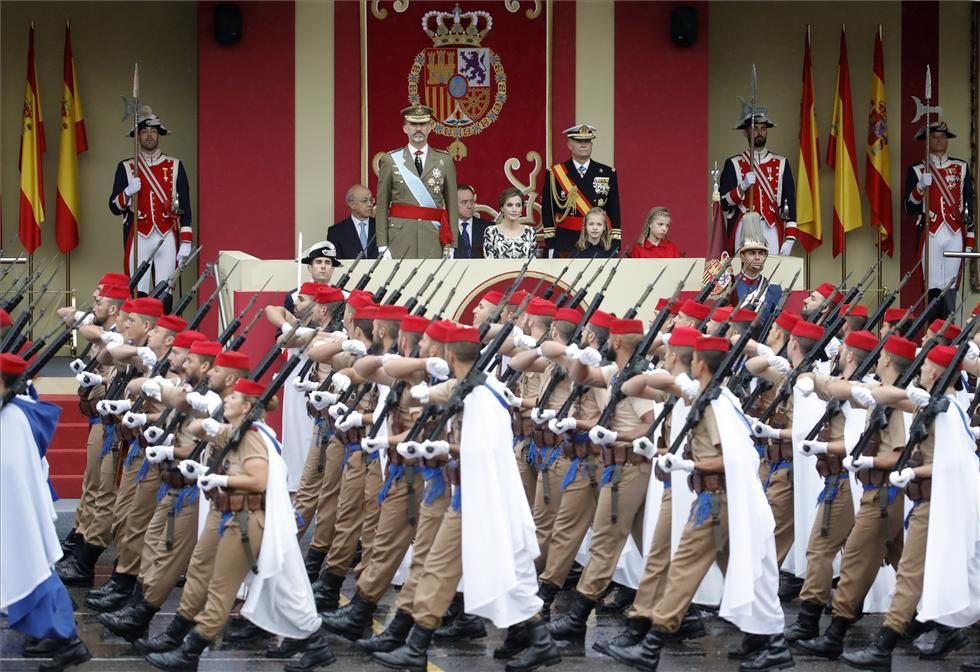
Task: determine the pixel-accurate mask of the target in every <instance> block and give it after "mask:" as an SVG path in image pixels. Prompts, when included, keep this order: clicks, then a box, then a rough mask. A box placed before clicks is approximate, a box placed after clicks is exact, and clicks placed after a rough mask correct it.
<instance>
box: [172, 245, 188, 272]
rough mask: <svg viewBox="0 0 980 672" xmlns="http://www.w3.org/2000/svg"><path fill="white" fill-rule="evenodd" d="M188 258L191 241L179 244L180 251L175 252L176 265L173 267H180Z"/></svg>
mask: <svg viewBox="0 0 980 672" xmlns="http://www.w3.org/2000/svg"><path fill="white" fill-rule="evenodd" d="M189 256H191V241H189V240H185V241H182V242H181V243H180V249H179V250H177V263H176V264H174V266H175V267H176V266H180V265H181V264H182V263H184V260H185V259H187V257H189Z"/></svg>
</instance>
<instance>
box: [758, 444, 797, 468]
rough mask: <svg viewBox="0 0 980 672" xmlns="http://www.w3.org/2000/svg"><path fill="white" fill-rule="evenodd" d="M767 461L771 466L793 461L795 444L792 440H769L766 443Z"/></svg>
mask: <svg viewBox="0 0 980 672" xmlns="http://www.w3.org/2000/svg"><path fill="white" fill-rule="evenodd" d="M764 445H765V447H766V461H767V462H769V464H778V463H779V462H792V461H793V442H792V440H790V439H769V440H767V441H766V442H765V444H764Z"/></svg>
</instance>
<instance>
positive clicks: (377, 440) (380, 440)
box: [361, 436, 388, 453]
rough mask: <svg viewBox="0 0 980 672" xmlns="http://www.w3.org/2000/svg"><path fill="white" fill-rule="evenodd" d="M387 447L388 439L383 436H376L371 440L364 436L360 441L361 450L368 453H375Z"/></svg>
mask: <svg viewBox="0 0 980 672" xmlns="http://www.w3.org/2000/svg"><path fill="white" fill-rule="evenodd" d="M387 447H388V439H387V437H383V436H376V437H374V438H373V439H372V438H371V437H370V436H365V437H364V438H363V439H361V450H363V451H365V452H368V453H376V452H378V451H379V450H381V449H382V448H387Z"/></svg>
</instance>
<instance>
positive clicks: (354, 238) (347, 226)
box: [327, 216, 378, 259]
mask: <svg viewBox="0 0 980 672" xmlns="http://www.w3.org/2000/svg"><path fill="white" fill-rule="evenodd" d="M375 232H376V228H375V224H374V217H371V218H370V219H369V220H368V240H369V241H370V243H369V244H368V249H367V250H365V251H364V257H365V258H366V259H374V258H376V257H377V256H378V240H377V238H376V237H375ZM327 240H329V241H330V242H331V243H333V244H334V247H336V248H337V258H338V259H353V258H354V257H356V256H357V255H358V254H360V253H361V237H360V236H358V235H357V227H355V226H354V220H353V219H351V218H350V216H347V217H345V218H344V219H342V220H340V221H339V222H337V223H336V224H334V225H333V226H331V227H330V228H329V229H328V230H327Z"/></svg>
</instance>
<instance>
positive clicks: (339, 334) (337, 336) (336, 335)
mask: <svg viewBox="0 0 980 672" xmlns="http://www.w3.org/2000/svg"><path fill="white" fill-rule="evenodd" d="M328 335H329V336H330V338H332V339H334V340H335V341H346V340H347V339H348V338H350V336H348V335H347V332H346V331H345V330H343V329H341V330H340V331H331V332H330V334H328Z"/></svg>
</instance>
